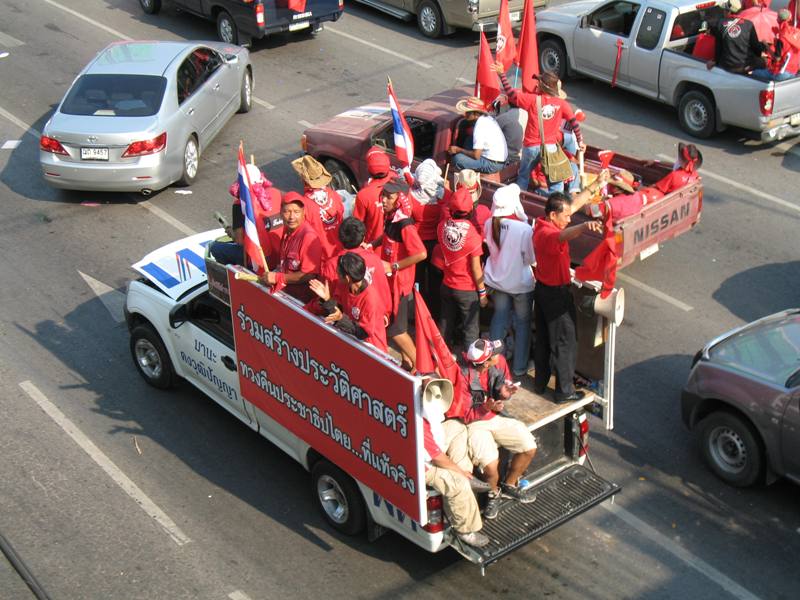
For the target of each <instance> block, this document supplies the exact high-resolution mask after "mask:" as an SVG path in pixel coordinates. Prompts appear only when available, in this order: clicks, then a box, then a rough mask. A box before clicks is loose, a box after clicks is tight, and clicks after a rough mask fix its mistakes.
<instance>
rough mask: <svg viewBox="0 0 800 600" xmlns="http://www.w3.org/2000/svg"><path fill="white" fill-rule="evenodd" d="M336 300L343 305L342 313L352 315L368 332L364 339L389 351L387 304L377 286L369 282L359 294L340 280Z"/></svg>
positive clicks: (380, 348)
mask: <svg viewBox="0 0 800 600" xmlns="http://www.w3.org/2000/svg"><path fill="white" fill-rule="evenodd" d="M336 300H337V302H338V303H339V304H340V305H341V307H342V313H343V314H345V315H347V316H348V317H350V318H351V319H352V320H353V321H354V322H356V323H358V325H359V327H361V329H363V330H364V331H366V332H367V337H366V339H365V340H364V341H366V342H369V343H370V344H372V345H373V346H375V347H376V348H378V349H379V350H383V351H384V352H388V346H387V344H386V326H385V325H384V323H383V317H384V315H385V314H386V306H385V304H384V302H383V300H382V299H381V297H380V294H379V293H378V290H377V288H376V287H375V286H373V285H369V284H367V287H365V288H364V289H363V290H361V291H360V292H359V293H358V294H353V293H351V292H350V287H349V286H348V285H347V284H346V283H344V282H343V281H340V282H339V283H338V284H337V286H336Z"/></svg>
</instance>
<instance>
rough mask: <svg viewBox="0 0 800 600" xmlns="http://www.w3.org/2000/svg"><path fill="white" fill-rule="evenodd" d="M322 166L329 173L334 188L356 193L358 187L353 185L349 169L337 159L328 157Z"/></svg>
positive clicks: (353, 181)
mask: <svg viewBox="0 0 800 600" xmlns="http://www.w3.org/2000/svg"><path fill="white" fill-rule="evenodd" d="M323 166H324V167H325V169H326V170H327V171H328V173H330V174H331V187H332V188H333V189H334V190H345V191H347V192H351V193H356V192H357V190H358V188H356V186H355V180H354V179H353V176H352V175H351V174H350V171H349V170H348V169H347V167H345V166H344V165H343V164H342V163H340V162H339V161H338V160H333V159H332V158H329V159H328V160H326V161H325V162H324V163H323Z"/></svg>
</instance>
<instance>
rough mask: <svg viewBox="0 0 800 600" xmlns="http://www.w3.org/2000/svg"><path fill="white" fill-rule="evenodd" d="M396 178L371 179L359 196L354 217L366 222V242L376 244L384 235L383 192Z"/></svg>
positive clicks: (354, 206) (357, 195) (354, 209)
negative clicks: (387, 183) (385, 186)
mask: <svg viewBox="0 0 800 600" xmlns="http://www.w3.org/2000/svg"><path fill="white" fill-rule="evenodd" d="M394 176H395V174H394V173H391V175H387V176H386V177H381V178H379V179H370V181H369V183H367V185H365V186H364V187H363V188H361V190H359V192H358V194H356V201H355V204H354V205H353V216H354V217H355V218H356V219H359V220H361V221H363V222H364V225H366V227H367V233H366V235H365V236H364V240H365V241H367V242H374V241H375V240H377V239H378V238H379V237H381V235H382V234H383V202H381V190H382V189H383V186H384V184H385V183H386V182H387V181H389V179H391V178H393V177H394Z"/></svg>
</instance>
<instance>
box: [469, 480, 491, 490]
mask: <svg viewBox="0 0 800 600" xmlns="http://www.w3.org/2000/svg"><path fill="white" fill-rule="evenodd" d="M469 486H470V487H471V488H472V491H473V492H475V493H476V494H481V493H483V492H491V491H492V486H490V485H489V484H488V483H486V482H485V481H484V480H483V479H478V478H477V477H473V478H472V479H470V480H469Z"/></svg>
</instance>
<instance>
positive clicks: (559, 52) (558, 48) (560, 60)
mask: <svg viewBox="0 0 800 600" xmlns="http://www.w3.org/2000/svg"><path fill="white" fill-rule="evenodd" d="M539 67H540V68H541V70H542V72H549V73H555V74H556V75H558V78H559V79H561V80H562V81H563V80H564V79H565V78H566V76H567V51H566V49H565V48H564V44H562V43H561V42H560V41H559V40H554V39H549V40H545V41H543V42H542V45H541V46H539Z"/></svg>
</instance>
